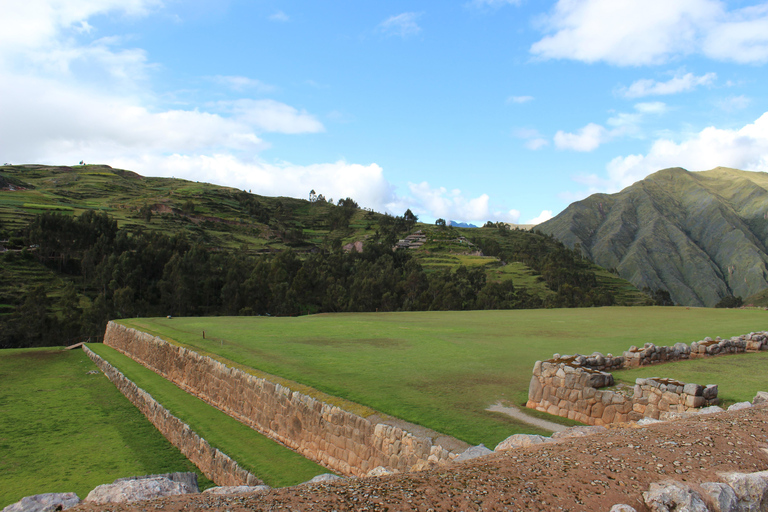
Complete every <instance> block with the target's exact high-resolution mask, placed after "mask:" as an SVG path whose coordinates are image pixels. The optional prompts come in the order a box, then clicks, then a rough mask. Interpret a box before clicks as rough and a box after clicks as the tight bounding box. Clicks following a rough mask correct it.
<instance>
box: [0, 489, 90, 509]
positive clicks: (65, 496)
mask: <svg viewBox="0 0 768 512" xmlns="http://www.w3.org/2000/svg"><path fill="white" fill-rule="evenodd" d="M78 503H80V498H78V497H77V494H75V493H73V492H59V493H56V492H49V493H45V494H35V495H34V496H27V497H25V498H21V500H19V501H17V502H16V503H13V504H11V505H8V506H7V507H5V508H4V509H3V510H2V512H43V511H48V510H51V511H53V510H57V509H58V507H59V505H60V506H61V510H67V509H68V508H71V507H74V506H75V505H77V504H78Z"/></svg>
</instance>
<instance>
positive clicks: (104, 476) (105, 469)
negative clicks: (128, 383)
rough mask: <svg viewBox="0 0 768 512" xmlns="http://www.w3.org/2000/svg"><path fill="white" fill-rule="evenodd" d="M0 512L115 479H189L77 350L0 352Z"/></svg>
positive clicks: (82, 492) (187, 466) (183, 464)
mask: <svg viewBox="0 0 768 512" xmlns="http://www.w3.org/2000/svg"><path fill="white" fill-rule="evenodd" d="M0 354H1V355H2V357H0V508H3V507H5V506H7V505H9V504H11V503H14V502H16V501H18V500H20V499H21V498H23V497H24V496H29V495H32V494H40V493H44V492H76V493H77V495H78V496H80V498H85V496H86V495H87V494H88V492H90V490H91V489H93V488H94V487H96V486H97V485H101V484H105V483H111V482H112V481H113V480H115V479H116V478H120V477H127V476H133V475H145V474H153V473H168V472H174V471H194V472H196V473H198V479H199V480H198V481H199V482H200V484H201V487H202V488H205V487H209V486H211V485H212V483H211V482H210V481H209V480H208V479H206V478H205V477H204V476H202V474H200V472H199V471H198V470H197V468H196V467H195V466H194V465H193V464H192V463H191V462H189V461H188V460H187V459H186V458H185V457H184V456H183V455H182V454H181V453H180V452H179V451H178V450H177V449H176V448H175V447H174V446H173V445H171V444H170V443H169V442H168V441H166V439H165V438H164V437H163V436H162V435H161V434H160V433H159V432H158V431H157V430H156V429H155V428H154V427H153V426H152V424H151V423H150V422H149V421H148V420H147V419H146V418H145V417H144V416H143V415H142V414H141V413H140V412H139V411H138V410H137V409H136V408H135V407H134V406H133V405H131V403H130V402H129V401H128V400H127V399H126V398H125V397H123V395H122V394H120V392H119V391H118V390H117V389H116V388H115V386H113V385H112V383H111V382H109V380H108V379H107V378H106V377H105V376H104V375H103V374H101V373H98V374H95V375H88V374H87V372H88V371H91V370H97V368H96V365H94V364H93V362H91V360H90V359H88V357H87V356H86V355H85V354H84V353H83V351H82V350H73V351H62V350H61V349H20V350H16V349H8V350H3V351H0Z"/></svg>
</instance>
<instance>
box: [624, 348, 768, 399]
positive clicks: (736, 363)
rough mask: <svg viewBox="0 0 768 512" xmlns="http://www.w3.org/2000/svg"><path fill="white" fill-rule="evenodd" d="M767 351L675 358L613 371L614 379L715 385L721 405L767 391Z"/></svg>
mask: <svg viewBox="0 0 768 512" xmlns="http://www.w3.org/2000/svg"><path fill="white" fill-rule="evenodd" d="M767 366H768V353H765V352H762V353H759V354H734V355H729V356H719V357H712V358H707V359H693V360H689V361H677V362H674V363H666V364H662V365H657V366H646V367H643V368H634V369H632V370H622V371H620V372H614V374H613V375H614V377H615V378H616V380H617V382H618V381H621V382H624V383H627V384H634V383H635V379H637V378H638V377H642V378H648V377H668V378H671V379H675V380H677V381H680V382H686V383H689V382H691V383H695V384H702V385H706V384H717V385H718V397H719V398H720V401H721V405H722V406H723V407H727V406H728V405H730V404H732V403H734V402H745V401H752V399H753V398H754V396H755V395H756V394H757V392H758V391H768V374H766V371H765V369H766V367H767Z"/></svg>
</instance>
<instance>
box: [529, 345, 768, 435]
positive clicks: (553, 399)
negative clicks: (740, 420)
mask: <svg viewBox="0 0 768 512" xmlns="http://www.w3.org/2000/svg"><path fill="white" fill-rule="evenodd" d="M767 349H768V332H757V333H749V334H744V335H742V336H734V337H733V338H730V339H726V340H722V339H720V338H716V339H714V340H713V339H711V338H705V339H704V340H702V341H698V342H693V343H691V344H690V345H687V344H685V343H677V344H675V345H674V346H672V347H668V346H656V345H654V344H653V343H646V344H645V345H644V346H643V347H642V348H638V347H634V346H633V347H630V349H629V350H627V351H625V352H624V354H623V355H622V356H614V355H612V354H608V355H603V354H601V353H599V352H595V353H593V354H592V355H589V356H585V355H581V354H575V355H572V356H561V355H560V354H555V355H554V357H553V358H552V359H550V360H549V361H537V362H536V364H535V365H534V368H533V376H532V377H531V384H530V386H529V388H528V403H527V404H526V406H527V407H529V408H531V409H536V410H539V411H544V412H548V413H550V414H554V415H557V416H562V417H566V418H569V419H573V420H577V421H581V422H582V423H587V424H590V425H605V424H608V423H617V422H625V421H636V420H639V419H641V418H643V417H650V418H654V419H658V418H659V417H660V416H662V415H664V414H665V413H684V412H691V411H694V410H696V409H698V408H700V407H705V406H710V405H716V404H717V403H718V398H717V386H716V385H709V386H706V387H704V386H700V385H698V384H685V383H682V382H675V381H672V380H669V379H660V378H653V379H637V381H636V384H635V388H634V394H633V395H632V396H629V395H627V394H624V393H622V392H619V391H609V390H600V389H599V388H602V387H606V386H611V385H613V376H612V375H611V374H610V373H608V371H613V370H619V369H622V368H632V367H638V366H647V365H651V364H656V363H662V362H669V361H679V360H682V359H691V358H697V357H708V356H715V355H723V354H737V353H744V352H756V351H759V350H767Z"/></svg>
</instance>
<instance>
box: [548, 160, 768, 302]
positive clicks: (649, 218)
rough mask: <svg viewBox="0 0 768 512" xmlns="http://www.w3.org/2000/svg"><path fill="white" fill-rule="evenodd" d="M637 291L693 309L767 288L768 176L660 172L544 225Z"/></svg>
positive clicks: (725, 171) (575, 206)
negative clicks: (663, 295)
mask: <svg viewBox="0 0 768 512" xmlns="http://www.w3.org/2000/svg"><path fill="white" fill-rule="evenodd" d="M537 229H540V230H541V231H542V232H544V233H549V234H552V235H554V236H555V237H556V238H557V239H558V240H560V241H562V242H563V243H564V244H565V245H567V246H568V247H571V248H574V247H577V248H578V249H579V250H581V251H582V252H583V253H584V254H585V255H586V256H587V257H589V258H590V259H591V260H593V261H594V262H595V263H597V264H598V265H601V266H603V267H605V268H608V269H616V270H617V271H618V275H619V276H621V277H622V278H624V279H627V280H628V281H630V282H631V283H632V284H634V285H635V286H637V287H638V288H641V289H642V288H645V287H648V288H650V289H651V290H655V289H662V290H667V291H669V293H670V295H671V297H672V300H674V301H675V302H676V303H678V304H682V305H690V306H714V305H715V304H716V303H717V302H718V301H720V300H721V299H722V298H724V297H728V296H740V297H744V298H746V297H748V296H750V295H753V294H756V293H758V292H760V291H762V290H764V289H765V288H768V267H766V265H767V264H768V249H767V248H768V174H766V173H760V172H746V171H740V170H737V169H729V168H724V167H718V168H716V169H713V170H711V171H704V172H689V171H686V170H685V169H680V168H673V169H665V170H662V171H659V172H657V173H655V174H652V175H651V176H648V177H647V178H646V179H644V180H642V181H639V182H637V183H635V184H634V185H632V186H630V187H627V188H626V189H624V190H622V191H621V192H619V193H616V194H594V195H592V196H590V197H588V198H587V199H584V200H583V201H579V202H576V203H573V204H572V205H570V206H569V207H568V208H566V209H565V211H563V212H562V213H561V214H560V215H558V216H557V217H555V218H554V219H551V220H549V221H547V222H545V223H543V224H541V225H540V226H538V228H537Z"/></svg>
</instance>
